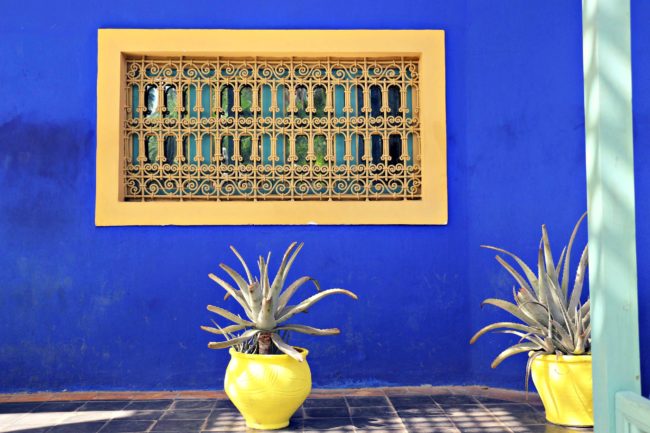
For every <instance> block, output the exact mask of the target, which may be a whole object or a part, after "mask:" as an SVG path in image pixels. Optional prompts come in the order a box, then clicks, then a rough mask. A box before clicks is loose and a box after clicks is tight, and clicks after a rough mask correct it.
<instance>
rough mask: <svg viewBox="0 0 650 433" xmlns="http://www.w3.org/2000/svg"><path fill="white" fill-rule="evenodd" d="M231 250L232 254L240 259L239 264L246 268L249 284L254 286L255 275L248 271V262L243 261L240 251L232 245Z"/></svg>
mask: <svg viewBox="0 0 650 433" xmlns="http://www.w3.org/2000/svg"><path fill="white" fill-rule="evenodd" d="M230 249H231V250H232V252H233V253H234V254H235V256H236V257H237V258H238V259H239V262H240V263H241V264H242V266H243V267H244V272H246V278H248V284H249V285H250V284H253V275H252V274H251V271H250V269H248V265H247V264H246V261H245V260H244V259H243V257H242V256H241V254H239V251H237V250H236V249H235V247H233V246H232V245H231V246H230Z"/></svg>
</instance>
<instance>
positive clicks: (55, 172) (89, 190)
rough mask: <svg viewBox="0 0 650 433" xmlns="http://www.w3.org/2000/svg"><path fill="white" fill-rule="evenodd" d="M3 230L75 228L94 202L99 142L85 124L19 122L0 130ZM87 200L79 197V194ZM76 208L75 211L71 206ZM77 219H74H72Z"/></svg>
mask: <svg viewBox="0 0 650 433" xmlns="http://www.w3.org/2000/svg"><path fill="white" fill-rule="evenodd" d="M0 145H1V146H2V156H1V157H0V158H1V159H0V165H1V166H2V170H0V190H2V194H1V195H0V230H2V229H3V227H2V226H5V227H4V229H5V230H10V229H11V230H14V229H17V228H20V227H24V226H28V227H39V226H45V225H46V226H47V229H48V230H56V229H57V228H59V227H60V226H61V225H66V224H70V223H72V222H73V221H74V220H76V219H77V218H76V217H78V216H80V215H75V212H78V211H79V210H80V209H79V208H80V206H82V204H83V205H86V206H87V205H89V204H90V205H92V202H91V201H90V200H83V197H94V192H93V191H94V188H95V176H94V173H95V140H94V131H93V127H92V125H90V124H89V123H87V122H86V123H84V122H81V123H80V122H69V123H64V124H51V123H46V122H40V123H36V122H29V121H25V120H24V119H23V118H22V117H15V118H13V119H11V120H9V121H7V122H5V123H2V124H1V125H0ZM80 192H81V193H82V196H79V195H78V194H79V193H80ZM71 202H74V204H75V206H73V207H70V206H67V205H68V204H70V203H71ZM71 213H72V215H71Z"/></svg>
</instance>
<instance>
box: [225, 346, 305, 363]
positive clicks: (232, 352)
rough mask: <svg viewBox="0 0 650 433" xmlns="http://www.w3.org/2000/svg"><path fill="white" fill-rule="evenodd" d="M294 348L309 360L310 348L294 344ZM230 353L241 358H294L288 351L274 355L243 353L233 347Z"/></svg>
mask: <svg viewBox="0 0 650 433" xmlns="http://www.w3.org/2000/svg"><path fill="white" fill-rule="evenodd" d="M293 348H294V349H296V350H297V351H298V352H300V353H302V355H303V358H304V359H305V360H307V355H309V350H307V349H305V348H304V347H298V346H293ZM228 353H230V356H232V357H233V358H240V359H277V360H289V359H291V360H293V358H292V357H290V356H289V355H287V354H286V353H281V354H279V353H278V354H273V355H259V354H257V353H241V352H238V351H236V350H235V348H234V347H231V348H230V349H229V350H228Z"/></svg>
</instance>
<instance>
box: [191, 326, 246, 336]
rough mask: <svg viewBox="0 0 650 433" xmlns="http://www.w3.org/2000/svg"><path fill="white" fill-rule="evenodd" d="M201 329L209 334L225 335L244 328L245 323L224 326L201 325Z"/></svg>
mask: <svg viewBox="0 0 650 433" xmlns="http://www.w3.org/2000/svg"><path fill="white" fill-rule="evenodd" d="M201 329H203V330H204V331H206V332H209V333H211V334H218V335H225V334H229V333H232V332H237V331H241V330H242V329H246V325H230V326H226V327H225V328H213V327H211V326H201Z"/></svg>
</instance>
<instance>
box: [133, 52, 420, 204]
mask: <svg viewBox="0 0 650 433" xmlns="http://www.w3.org/2000/svg"><path fill="white" fill-rule="evenodd" d="M125 83H126V104H125V107H124V110H125V112H124V115H125V117H124V123H123V131H122V136H123V139H124V153H123V155H124V157H123V177H122V179H123V188H124V197H125V199H126V200H165V199H166V200H169V199H172V200H405V199H409V200H413V199H415V200H417V199H420V197H421V169H420V149H419V146H420V139H419V133H420V125H419V117H418V111H419V109H418V59H416V58H407V57H399V58H354V59H350V58H295V57H294V58H243V57H240V58H224V57H219V58H209V59H208V58H185V57H176V58H152V57H138V58H134V57H129V58H127V59H126V79H125Z"/></svg>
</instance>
